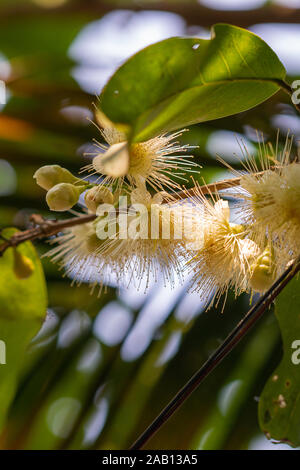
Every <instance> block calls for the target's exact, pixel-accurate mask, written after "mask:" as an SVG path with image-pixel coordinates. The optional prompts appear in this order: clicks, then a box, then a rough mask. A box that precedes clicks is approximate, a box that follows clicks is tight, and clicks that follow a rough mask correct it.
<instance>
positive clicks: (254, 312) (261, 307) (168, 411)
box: [130, 258, 300, 450]
mask: <svg viewBox="0 0 300 470" xmlns="http://www.w3.org/2000/svg"><path fill="white" fill-rule="evenodd" d="M299 270H300V259H299V258H298V259H297V260H296V261H295V262H294V263H292V264H291V265H290V266H289V267H288V268H287V269H286V271H285V272H284V273H283V274H282V275H281V276H280V277H279V278H278V279H277V281H276V282H275V283H274V284H273V285H272V287H271V288H270V289H269V290H268V291H267V292H266V293H265V294H264V295H263V296H261V297H260V299H259V300H258V301H257V303H256V304H255V305H254V306H253V307H252V308H251V309H250V310H249V312H248V313H247V314H246V315H245V317H244V318H243V319H242V320H241V321H240V323H238V325H237V326H236V327H235V328H234V329H233V330H232V332H231V333H230V334H229V335H228V336H227V338H226V339H225V340H224V342H223V343H222V344H221V346H220V347H219V348H218V349H217V350H216V351H215V352H214V353H213V354H212V356H211V357H210V358H209V359H208V360H207V361H206V362H205V363H204V364H203V365H202V366H201V368H200V369H199V370H198V371H197V372H196V373H195V375H193V377H192V378H191V379H190V380H189V381H188V382H187V383H186V384H185V385H184V387H183V388H182V389H181V390H180V391H179V392H178V393H177V394H176V395H175V397H174V398H173V399H172V400H171V401H170V403H169V404H168V405H167V406H166V407H165V408H164V409H163V410H162V411H161V413H160V414H159V415H158V416H157V417H156V418H155V420H154V421H153V422H152V424H150V426H149V427H148V428H147V429H146V430H145V431H144V432H143V434H141V436H140V437H139V438H138V439H137V440H136V441H135V443H134V444H133V445H132V446H131V447H130V449H131V450H138V449H141V448H142V447H143V446H144V445H145V444H146V442H147V441H148V440H149V439H150V438H151V437H153V436H154V434H155V433H156V432H157V431H158V430H159V429H160V428H161V427H162V426H163V424H164V423H165V422H166V421H167V420H168V419H169V418H170V417H171V416H172V415H173V414H174V413H175V411H177V410H178V408H179V407H180V406H181V405H182V404H183V403H184V402H185V401H186V400H187V398H188V397H189V396H190V395H191V394H192V393H193V392H194V391H195V390H196V389H197V388H198V387H199V385H200V384H201V383H202V382H203V381H204V379H205V378H206V377H207V376H208V375H209V373H210V372H211V371H212V370H213V369H215V367H216V366H217V365H219V364H220V363H221V361H222V360H223V359H224V358H225V356H227V354H228V353H229V352H230V351H231V350H232V349H233V348H234V347H235V346H236V345H237V343H239V341H240V340H241V339H242V338H244V336H245V335H246V333H247V332H248V330H249V329H250V328H251V327H252V326H253V325H254V324H255V323H256V322H257V321H258V320H259V319H260V318H261V316H262V315H263V313H264V312H265V311H266V310H267V308H268V307H269V306H270V305H271V303H272V302H273V300H274V299H275V298H276V297H277V295H278V294H279V293H280V292H281V291H282V289H283V288H284V287H285V286H286V285H287V283H288V282H289V281H290V280H291V279H292V278H293V277H294V276H295V275H296V273H297V272H298V271H299Z"/></svg>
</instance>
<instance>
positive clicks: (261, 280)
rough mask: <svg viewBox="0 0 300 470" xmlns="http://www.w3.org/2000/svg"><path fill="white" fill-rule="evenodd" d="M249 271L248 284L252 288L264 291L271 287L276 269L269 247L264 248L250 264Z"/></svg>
mask: <svg viewBox="0 0 300 470" xmlns="http://www.w3.org/2000/svg"><path fill="white" fill-rule="evenodd" d="M250 271H251V278H250V286H251V288H252V289H253V290H255V291H257V292H264V291H266V290H268V289H269V288H270V287H271V285H272V284H273V282H274V281H275V279H276V270H275V266H274V260H273V256H272V253H271V251H270V250H269V248H266V249H265V250H264V251H263V253H262V254H261V255H260V256H259V257H258V258H257V259H256V262H255V263H254V264H252V266H250Z"/></svg>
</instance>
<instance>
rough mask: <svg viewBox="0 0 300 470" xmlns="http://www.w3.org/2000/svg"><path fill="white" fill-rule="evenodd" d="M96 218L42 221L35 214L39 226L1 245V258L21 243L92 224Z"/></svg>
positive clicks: (84, 217) (18, 234) (19, 233)
mask: <svg viewBox="0 0 300 470" xmlns="http://www.w3.org/2000/svg"><path fill="white" fill-rule="evenodd" d="M95 218H96V215H95V214H87V215H82V216H79V217H72V218H71V219H65V220H58V221H57V220H45V219H42V218H41V216H39V215H38V214H33V220H34V221H35V223H37V221H39V222H38V225H37V226H36V227H33V228H30V229H28V230H24V231H23V232H17V233H15V234H14V235H13V236H12V237H11V238H9V239H8V240H5V241H4V242H3V243H1V245H0V256H2V255H3V253H4V252H5V250H7V248H10V247H16V246H18V245H20V244H21V243H24V242H26V241H29V240H30V241H32V240H36V239H40V238H46V237H50V236H51V235H55V234H56V233H58V232H61V231H62V230H64V229H66V228H69V227H74V226H75V225H80V224H85V223H87V222H91V221H92V220H94V219H95Z"/></svg>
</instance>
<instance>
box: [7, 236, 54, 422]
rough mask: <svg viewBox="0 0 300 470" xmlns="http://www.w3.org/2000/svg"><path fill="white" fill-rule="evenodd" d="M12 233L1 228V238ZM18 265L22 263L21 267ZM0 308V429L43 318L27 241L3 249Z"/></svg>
mask: <svg viewBox="0 0 300 470" xmlns="http://www.w3.org/2000/svg"><path fill="white" fill-rule="evenodd" d="M15 231H16V230H15V229H5V230H4V231H3V232H2V235H3V236H4V237H6V238H10V237H11V236H12V235H13V233H15ZM0 243H3V242H2V241H0ZM16 253H17V258H16ZM16 260H17V261H16ZM20 260H21V261H20ZM16 262H17V264H16ZM20 262H21V264H20ZM22 262H24V263H25V264H24V265H22ZM28 266H29V268H30V269H29V270H28ZM0 305H1V310H0V341H1V343H0V344H1V353H2V354H1V357H0V428H1V427H2V425H3V423H4V419H5V415H6V412H7V409H8V407H9V405H10V403H11V401H12V399H13V397H14V394H15V389H16V385H17V380H18V375H19V372H20V370H21V367H22V363H23V360H25V359H26V356H25V352H26V349H27V347H28V344H29V343H30V341H31V339H32V338H33V337H34V336H35V335H36V333H37V332H38V331H39V329H40V327H41V325H42V322H43V320H44V318H45V316H46V308H47V294H46V285H45V279H44V274H43V270H42V266H41V263H40V260H39V258H38V255H37V253H36V251H35V249H34V247H33V245H32V243H30V242H26V243H23V244H22V245H20V246H19V247H18V248H17V252H14V249H13V248H9V249H7V250H6V251H5V253H4V255H3V256H2V257H1V258H0Z"/></svg>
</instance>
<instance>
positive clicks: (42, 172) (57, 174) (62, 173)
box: [33, 165, 84, 191]
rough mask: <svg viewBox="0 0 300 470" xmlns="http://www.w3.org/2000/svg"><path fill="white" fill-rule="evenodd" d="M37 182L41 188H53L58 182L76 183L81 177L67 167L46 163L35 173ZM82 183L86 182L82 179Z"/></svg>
mask: <svg viewBox="0 0 300 470" xmlns="http://www.w3.org/2000/svg"><path fill="white" fill-rule="evenodd" d="M33 177H34V178H35V179H36V182H37V184H38V185H39V186H41V188H43V189H46V191H48V190H49V189H51V188H53V186H55V185H56V184H58V183H76V182H77V181H81V180H79V178H76V176H74V175H72V173H70V172H69V170H67V169H66V168H62V167H61V166H59V165H45V166H42V167H41V168H39V169H38V170H37V171H36V172H35V173H34V175H33ZM82 183H84V182H83V181H82Z"/></svg>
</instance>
